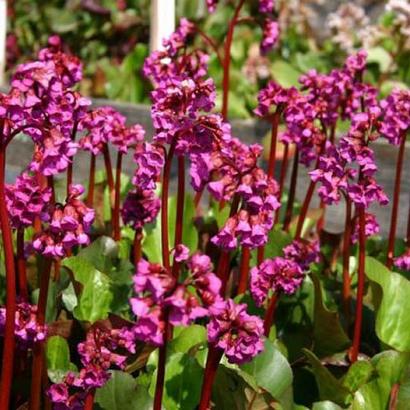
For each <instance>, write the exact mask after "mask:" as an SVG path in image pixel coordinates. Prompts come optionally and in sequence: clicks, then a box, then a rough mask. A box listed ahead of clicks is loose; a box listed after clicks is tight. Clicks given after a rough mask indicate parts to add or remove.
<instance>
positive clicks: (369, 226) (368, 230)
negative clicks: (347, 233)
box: [350, 212, 380, 243]
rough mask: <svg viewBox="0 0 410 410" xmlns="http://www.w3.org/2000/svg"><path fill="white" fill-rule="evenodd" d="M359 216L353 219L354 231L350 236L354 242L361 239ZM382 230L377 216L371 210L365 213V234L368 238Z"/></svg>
mask: <svg viewBox="0 0 410 410" xmlns="http://www.w3.org/2000/svg"><path fill="white" fill-rule="evenodd" d="M359 229H360V228H359V218H355V219H354V220H353V231H352V236H351V238H350V240H351V242H352V243H357V241H358V240H359ZM379 231H380V225H379V223H378V222H377V219H376V216H375V215H374V214H372V213H370V212H366V213H365V229H364V232H365V235H366V238H369V237H370V236H373V235H377V234H378V233H379Z"/></svg>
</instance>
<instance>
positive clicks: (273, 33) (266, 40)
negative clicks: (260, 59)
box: [260, 19, 279, 54]
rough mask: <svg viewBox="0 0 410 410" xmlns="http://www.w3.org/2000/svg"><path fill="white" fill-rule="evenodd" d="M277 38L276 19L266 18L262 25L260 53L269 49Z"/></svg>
mask: <svg viewBox="0 0 410 410" xmlns="http://www.w3.org/2000/svg"><path fill="white" fill-rule="evenodd" d="M278 40H279V24H278V22H277V21H274V20H270V19H266V20H265V23H264V25H263V33H262V42H261V46H260V47H261V54H266V53H268V52H269V51H271V50H272V49H273V48H274V47H275V46H276V44H277V42H278Z"/></svg>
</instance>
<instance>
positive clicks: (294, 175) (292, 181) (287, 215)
mask: <svg viewBox="0 0 410 410" xmlns="http://www.w3.org/2000/svg"><path fill="white" fill-rule="evenodd" d="M298 168H299V150H298V148H297V147H296V150H295V156H294V157H293V167H292V175H291V177H290V187H289V198H288V203H287V204H286V212H285V220H284V221H283V229H284V230H285V231H288V230H289V225H290V222H291V221H292V214H293V206H294V203H295V195H296V184H297V179H298Z"/></svg>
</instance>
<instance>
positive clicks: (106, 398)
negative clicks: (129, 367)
mask: <svg viewBox="0 0 410 410" xmlns="http://www.w3.org/2000/svg"><path fill="white" fill-rule="evenodd" d="M95 403H97V404H98V405H99V406H100V408H101V409H104V410H124V409H127V410H128V409H129V410H151V409H152V404H153V403H152V398H151V397H150V395H149V394H148V391H147V389H146V387H143V386H141V385H139V384H137V381H136V380H135V379H134V378H133V377H132V376H131V375H130V374H128V373H125V372H121V371H112V372H111V378H110V380H109V381H108V382H107V383H106V384H105V385H104V386H103V387H102V388H101V389H97V392H96V394H95Z"/></svg>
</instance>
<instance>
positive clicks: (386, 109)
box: [380, 90, 410, 145]
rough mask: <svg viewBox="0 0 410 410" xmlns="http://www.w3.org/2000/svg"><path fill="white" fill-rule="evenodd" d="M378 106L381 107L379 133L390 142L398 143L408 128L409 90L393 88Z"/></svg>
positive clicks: (409, 115)
mask: <svg viewBox="0 0 410 410" xmlns="http://www.w3.org/2000/svg"><path fill="white" fill-rule="evenodd" d="M380 106H381V108H382V109H383V121H382V122H381V125H380V133H381V134H382V135H383V136H384V137H386V138H387V140H388V141H389V142H390V144H394V145H399V144H400V141H401V139H402V138H405V137H406V132H407V131H408V130H409V129H410V91H409V90H393V92H392V93H391V94H390V95H389V96H388V97H387V98H386V99H385V100H382V101H381V103H380Z"/></svg>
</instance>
